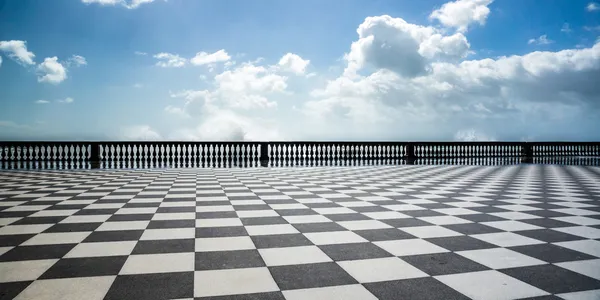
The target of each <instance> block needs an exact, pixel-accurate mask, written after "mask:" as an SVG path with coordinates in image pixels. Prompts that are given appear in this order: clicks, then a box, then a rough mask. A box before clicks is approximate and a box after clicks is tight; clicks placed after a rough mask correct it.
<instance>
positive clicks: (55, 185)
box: [0, 165, 600, 300]
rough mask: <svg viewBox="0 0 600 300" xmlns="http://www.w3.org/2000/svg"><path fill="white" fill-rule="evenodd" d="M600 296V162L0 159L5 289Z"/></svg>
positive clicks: (235, 295)
mask: <svg viewBox="0 0 600 300" xmlns="http://www.w3.org/2000/svg"><path fill="white" fill-rule="evenodd" d="M13 298H14V299H61V300H67V299H76V300H80V299H86V300H94V299H147V300H151V299H360V300H366V299H411V300H416V299H527V298H532V299H533V298H535V299H600V168H598V167H575V166H565V167H561V166H552V165H545V166H542V165H518V166H504V167H477V166H378V167H350V168H343V167H323V168H273V169H266V168H256V169H199V170H197V169H172V170H116V171H107V170H80V171H14V170H13V171H4V172H0V299H13Z"/></svg>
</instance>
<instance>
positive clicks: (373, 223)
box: [337, 220, 393, 230]
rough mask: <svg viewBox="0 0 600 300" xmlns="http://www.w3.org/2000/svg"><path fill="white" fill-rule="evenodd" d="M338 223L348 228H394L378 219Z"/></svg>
mask: <svg viewBox="0 0 600 300" xmlns="http://www.w3.org/2000/svg"><path fill="white" fill-rule="evenodd" d="M337 223H338V224H339V225H341V226H342V227H344V228H346V229H348V230H368V229H384V228H393V227H392V226H390V225H388V224H385V223H383V222H381V221H377V220H359V221H341V222H337Z"/></svg>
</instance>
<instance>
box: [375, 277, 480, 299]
mask: <svg viewBox="0 0 600 300" xmlns="http://www.w3.org/2000/svg"><path fill="white" fill-rule="evenodd" d="M363 285H364V286H365V287H366V288H367V290H369V291H370V292H371V293H372V294H373V295H375V297H377V298H379V299H381V300H388V299H394V300H395V299H411V300H429V299H444V300H468V299H469V298H468V297H466V296H464V295H463V294H461V293H459V292H457V291H455V290H454V289H452V288H450V287H448V286H447V285H445V284H443V283H441V282H439V281H437V280H435V279H434V278H432V277H425V278H416V279H406V280H394V281H384V282H375V283H365V284H363Z"/></svg>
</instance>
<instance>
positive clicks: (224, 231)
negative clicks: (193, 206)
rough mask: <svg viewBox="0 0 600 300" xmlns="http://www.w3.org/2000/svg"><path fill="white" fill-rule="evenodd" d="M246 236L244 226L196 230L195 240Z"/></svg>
mask: <svg viewBox="0 0 600 300" xmlns="http://www.w3.org/2000/svg"><path fill="white" fill-rule="evenodd" d="M228 236H248V232H247V231H246V228H244V226H229V227H202V228H196V238H207V237H228Z"/></svg>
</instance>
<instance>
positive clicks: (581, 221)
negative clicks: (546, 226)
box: [552, 216, 600, 226]
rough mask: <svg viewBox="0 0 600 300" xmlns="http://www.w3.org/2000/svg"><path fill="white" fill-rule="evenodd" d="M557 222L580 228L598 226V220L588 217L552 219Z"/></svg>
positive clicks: (599, 222) (599, 220)
mask: <svg viewBox="0 0 600 300" xmlns="http://www.w3.org/2000/svg"><path fill="white" fill-rule="evenodd" d="M552 219H554V220H557V221H562V222H567V223H572V224H576V225H582V226H594V225H600V219H594V218H589V217H580V216H568V217H556V218H552Z"/></svg>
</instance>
